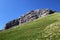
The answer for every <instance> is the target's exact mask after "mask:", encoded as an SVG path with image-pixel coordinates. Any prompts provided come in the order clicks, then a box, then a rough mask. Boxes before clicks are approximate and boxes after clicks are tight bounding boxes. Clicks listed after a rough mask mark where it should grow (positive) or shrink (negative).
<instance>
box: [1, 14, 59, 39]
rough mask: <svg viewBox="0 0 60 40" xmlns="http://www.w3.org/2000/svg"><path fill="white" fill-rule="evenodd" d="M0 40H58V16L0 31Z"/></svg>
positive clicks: (50, 16)
mask: <svg viewBox="0 0 60 40" xmlns="http://www.w3.org/2000/svg"><path fill="white" fill-rule="evenodd" d="M0 40H60V14H59V13H54V14H51V15H48V16H45V17H42V18H38V19H37V20H34V21H32V22H29V23H25V24H22V25H18V26H17V27H14V28H11V29H8V30H4V31H1V32H0Z"/></svg>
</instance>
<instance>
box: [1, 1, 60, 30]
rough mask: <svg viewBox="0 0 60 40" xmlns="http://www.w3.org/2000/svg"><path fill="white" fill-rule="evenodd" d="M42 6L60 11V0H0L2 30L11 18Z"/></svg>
mask: <svg viewBox="0 0 60 40" xmlns="http://www.w3.org/2000/svg"><path fill="white" fill-rule="evenodd" d="M42 8H49V9H52V10H57V11H60V0H0V30H1V29H3V28H4V26H5V24H6V23H7V22H9V21H10V20H13V19H16V18H18V17H19V16H21V15H23V14H25V13H26V12H28V11H30V10H35V9H42Z"/></svg>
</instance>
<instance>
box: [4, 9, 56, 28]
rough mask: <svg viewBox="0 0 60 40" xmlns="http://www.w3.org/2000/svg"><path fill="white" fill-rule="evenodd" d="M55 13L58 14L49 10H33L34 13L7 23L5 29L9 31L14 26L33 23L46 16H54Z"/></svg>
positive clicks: (31, 12)
mask: <svg viewBox="0 0 60 40" xmlns="http://www.w3.org/2000/svg"><path fill="white" fill-rule="evenodd" d="M54 12H56V11H53V10H49V9H41V10H40V9H37V10H32V11H30V12H28V13H26V14H25V15H24V16H21V17H20V18H18V19H14V20H12V21H10V22H8V23H6V26H5V29H9V28H11V27H13V26H16V25H20V24H23V23H26V22H29V21H33V20H35V19H37V18H40V17H43V16H46V15H49V14H53V13H54Z"/></svg>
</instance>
